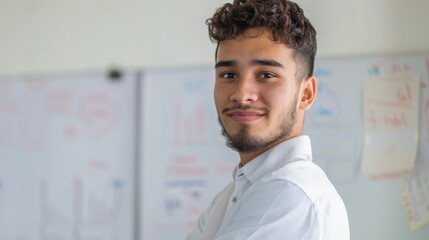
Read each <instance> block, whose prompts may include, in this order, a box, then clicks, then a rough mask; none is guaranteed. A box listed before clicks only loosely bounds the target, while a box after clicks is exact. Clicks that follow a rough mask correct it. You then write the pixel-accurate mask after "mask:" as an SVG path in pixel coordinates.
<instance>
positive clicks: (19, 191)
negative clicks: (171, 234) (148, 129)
mask: <svg viewBox="0 0 429 240" xmlns="http://www.w3.org/2000/svg"><path fill="white" fill-rule="evenodd" d="M135 85H136V77H135V75H131V74H124V76H123V77H122V78H118V79H113V80H112V79H110V78H106V77H105V76H104V74H81V75H66V76H62V75H57V76H53V75H52V76H38V77H16V78H14V79H2V81H1V82H0V166H1V167H0V239H11V240H48V239H57V240H66V239H67V240H68V239H70V240H71V239H81V240H85V239H87V240H89V239H106V240H117V239H133V238H134V236H135V234H134V211H133V209H134V203H135V201H134V198H135V194H134V192H135V189H134V187H135V184H134V180H135V179H134V175H135V174H134V167H135V160H136V149H135V148H136V146H135V139H136V137H135V131H134V129H135V124H136V122H135V119H136V94H135Z"/></svg>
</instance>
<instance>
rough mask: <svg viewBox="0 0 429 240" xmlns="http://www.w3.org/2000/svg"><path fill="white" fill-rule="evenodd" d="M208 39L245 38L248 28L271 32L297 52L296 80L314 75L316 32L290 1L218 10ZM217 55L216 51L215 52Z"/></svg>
mask: <svg viewBox="0 0 429 240" xmlns="http://www.w3.org/2000/svg"><path fill="white" fill-rule="evenodd" d="M206 24H207V25H208V30H209V36H210V39H211V40H212V41H213V42H216V43H217V47H219V43H220V42H222V41H224V40H230V39H234V38H236V37H238V36H239V35H241V34H243V33H244V32H245V31H246V30H247V29H249V28H255V27H263V28H265V29H268V30H269V31H270V32H271V34H272V37H273V40H274V41H278V42H281V43H284V44H285V45H286V46H287V47H289V48H291V49H293V50H294V58H295V60H296V61H299V63H300V65H301V67H299V68H298V71H297V77H298V80H299V81H301V80H302V79H304V78H307V77H310V76H312V74H313V68H314V58H315V56H316V51H317V42H316V30H315V29H314V27H313V26H312V25H311V23H310V21H309V20H308V19H307V18H306V17H305V16H304V11H303V10H302V9H301V8H300V7H299V6H298V4H296V3H294V2H291V1H288V0H234V2H233V3H232V4H231V3H226V4H225V5H223V6H222V7H221V8H219V9H217V11H216V12H215V14H214V15H213V17H212V18H209V19H207V21H206ZM216 54H217V48H216Z"/></svg>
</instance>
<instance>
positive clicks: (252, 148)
mask: <svg viewBox="0 0 429 240" xmlns="http://www.w3.org/2000/svg"><path fill="white" fill-rule="evenodd" d="M295 102H296V101H295ZM292 105H293V104H292ZM296 105H297V103H296V104H295V105H294V106H291V108H289V109H288V110H289V111H287V113H285V114H283V115H282V116H280V117H279V119H278V121H277V123H278V124H279V126H277V127H276V128H277V129H275V133H276V134H274V135H272V136H268V137H265V138H264V137H261V136H252V135H251V134H250V131H249V126H248V125H244V124H243V125H242V126H240V129H239V131H238V132H237V133H236V134H235V135H234V136H232V135H231V134H229V133H228V132H227V131H226V129H225V126H224V125H223V123H222V121H221V120H220V117H218V120H219V123H220V125H221V127H222V135H223V136H224V137H225V138H226V145H227V146H228V147H229V148H231V149H233V150H235V151H237V152H240V153H251V152H257V151H259V150H261V149H264V148H266V147H268V146H269V145H271V144H273V143H275V142H277V141H279V140H281V139H285V138H287V137H288V136H289V135H290V134H291V131H292V128H293V126H294V125H295V123H296V110H295V109H296ZM237 108H242V109H248V107H246V106H243V107H240V106H238V107H237Z"/></svg>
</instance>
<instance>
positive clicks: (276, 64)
mask: <svg viewBox="0 0 429 240" xmlns="http://www.w3.org/2000/svg"><path fill="white" fill-rule="evenodd" d="M250 65H253V66H255V65H256V66H269V67H280V68H285V67H284V66H283V65H282V64H281V63H279V62H277V61H275V60H272V59H254V60H252V61H251V62H250Z"/></svg>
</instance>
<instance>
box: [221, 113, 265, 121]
mask: <svg viewBox="0 0 429 240" xmlns="http://www.w3.org/2000/svg"><path fill="white" fill-rule="evenodd" d="M227 115H228V116H229V117H231V118H232V119H233V120H235V121H237V122H252V121H255V120H258V119H260V118H262V117H263V116H264V115H265V114H264V113H259V112H248V111H233V112H229V113H227Z"/></svg>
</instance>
